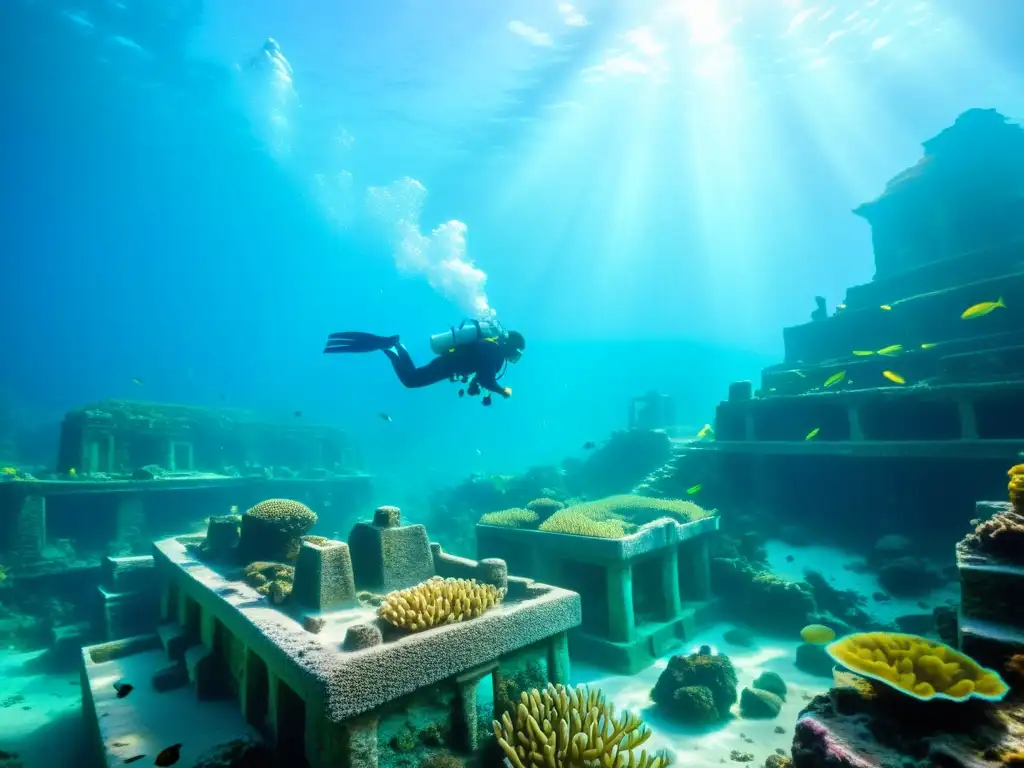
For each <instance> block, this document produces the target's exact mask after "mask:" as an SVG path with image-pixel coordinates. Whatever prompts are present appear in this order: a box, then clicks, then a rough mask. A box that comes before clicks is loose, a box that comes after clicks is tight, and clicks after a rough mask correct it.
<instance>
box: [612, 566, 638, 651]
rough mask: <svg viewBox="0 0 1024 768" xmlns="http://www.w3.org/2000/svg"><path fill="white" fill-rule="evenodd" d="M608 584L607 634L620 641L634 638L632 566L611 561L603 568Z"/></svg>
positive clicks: (634, 618)
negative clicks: (611, 562)
mask: <svg viewBox="0 0 1024 768" xmlns="http://www.w3.org/2000/svg"><path fill="white" fill-rule="evenodd" d="M605 578H606V580H607V584H608V636H609V638H610V639H611V640H614V641H616V642H620V643H631V642H633V640H635V639H636V615H635V613H634V610H633V567H632V566H631V565H630V564H629V563H628V562H626V563H613V564H610V565H608V566H607V567H606V568H605Z"/></svg>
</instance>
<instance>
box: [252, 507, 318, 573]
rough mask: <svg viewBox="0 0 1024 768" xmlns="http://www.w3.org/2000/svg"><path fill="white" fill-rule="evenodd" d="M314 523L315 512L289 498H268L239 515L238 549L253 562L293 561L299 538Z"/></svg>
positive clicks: (297, 552)
mask: <svg viewBox="0 0 1024 768" xmlns="http://www.w3.org/2000/svg"><path fill="white" fill-rule="evenodd" d="M315 522H316V513H315V512H313V510H311V509H310V508H309V507H307V506H306V505H305V504H303V503H301V502H298V501H292V500H291V499H267V500H266V501H261V502H260V503H259V504H257V505H256V506H254V507H253V508H252V509H249V510H248V511H247V512H246V513H245V514H244V515H242V532H241V538H240V540H239V549H240V550H241V553H242V556H243V558H244V559H245V560H246V561H248V562H251V561H253V560H294V559H295V558H296V557H298V554H299V546H300V544H301V541H300V537H301V536H303V535H304V534H306V533H308V532H309V529H310V528H312V527H313V524H314V523H315Z"/></svg>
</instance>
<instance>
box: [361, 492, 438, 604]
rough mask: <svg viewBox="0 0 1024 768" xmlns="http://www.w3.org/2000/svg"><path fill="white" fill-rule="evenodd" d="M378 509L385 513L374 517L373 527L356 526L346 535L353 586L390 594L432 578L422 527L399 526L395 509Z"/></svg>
mask: <svg viewBox="0 0 1024 768" xmlns="http://www.w3.org/2000/svg"><path fill="white" fill-rule="evenodd" d="M382 509H388V510H389V511H388V513H387V514H386V515H385V514H380V515H377V514H375V515H374V520H375V523H356V525H355V526H354V527H353V528H352V532H351V533H350V534H349V537H348V548H349V550H350V551H351V554H352V566H353V570H354V573H355V583H356V585H357V586H358V587H359V588H361V589H369V590H372V591H379V592H391V591H393V590H396V589H405V588H406V587H411V586H413V585H415V584H419V583H420V582H421V581H426V580H427V579H429V578H430V577H431V576H433V575H434V558H433V556H432V554H431V551H430V540H429V539H428V538H427V529H426V528H424V527H423V526H422V525H400V524H399V523H400V522H401V518H400V516H399V515H398V512H397V510H396V509H395V508H393V507H391V508H382ZM378 511H379V510H378ZM376 522H383V523H386V525H385V526H382V525H377V524H376ZM396 524H397V525H396Z"/></svg>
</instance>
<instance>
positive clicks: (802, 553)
mask: <svg viewBox="0 0 1024 768" xmlns="http://www.w3.org/2000/svg"><path fill="white" fill-rule="evenodd" d="M765 549H766V550H767V553H768V566H769V567H770V568H771V570H772V572H773V573H775V574H776V575H777V576H779V577H781V578H784V579H791V580H793V581H800V580H802V579H803V577H804V572H805V571H808V570H810V571H817V572H818V573H820V574H821V575H822V576H824V577H825V578H826V579H828V582H829V584H831V585H832V586H834V587H835V588H836V589H852V590H854V591H855V592H858V593H859V594H861V595H863V596H864V599H865V603H864V604H863V605H862V606H861V607H862V608H863V609H864V610H865V611H867V612H868V613H869V614H870V615H871V616H873V617H874V618H875V619H876V620H878V621H879V623H882V624H891V623H894V622H895V621H896V617H897V616H906V615H907V614H913V613H931V610H932V608H934V607H935V606H937V605H941V604H942V603H945V602H947V601H950V600H952V601H953V602H956V603H959V602H960V590H959V588H958V585H957V584H955V583H953V584H950V585H949V586H947V587H943V588H941V589H937V590H934V591H932V592H930V593H928V594H927V595H923V596H922V597H920V598H898V597H892V599H891V600H889V601H886V602H878V601H876V600H874V599H873V597H872V595H874V593H876V592H885V590H884V589H883V588H882V586H881V585H880V584H879V583H878V579H877V578H875V574H874V573H873V572H867V573H855V572H853V571H851V570H849V569H848V568H847V567H846V566H847V565H851V564H860V563H863V558H862V557H861V556H859V555H856V554H854V553H852V552H846V551H844V550H841V549H836V548H834V547H824V546H819V545H817V544H811V545H808V546H799V547H798V546H794V545H792V544H786V543H784V542H781V541H776V540H774V539H773V540H771V541H768V542H767V543H766V544H765ZM790 556H791V557H792V558H793V560H792V562H790V561H789V560H788V559H787V558H788V557H790ZM921 603H923V604H924V606H927V607H922V605H921Z"/></svg>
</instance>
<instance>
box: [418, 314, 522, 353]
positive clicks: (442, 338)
mask: <svg viewBox="0 0 1024 768" xmlns="http://www.w3.org/2000/svg"><path fill="white" fill-rule="evenodd" d="M506 335H507V333H506V331H505V329H504V328H503V327H502V326H501V323H499V322H498V321H497V320H463V321H462V322H461V323H460V324H459V325H458V326H454V325H453V326H451V327H450V328H449V329H448V330H447V331H444V332H443V333H435V334H434V335H433V336H431V337H430V349H431V351H432V352H433V353H434V354H435V355H443V354H445V353H446V352H454V351H455V348H456V347H464V346H466V345H467V344H475V343H476V342H478V341H482V340H485V339H490V340H493V341H497V340H498V339H499V338H502V337H504V336H506Z"/></svg>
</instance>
